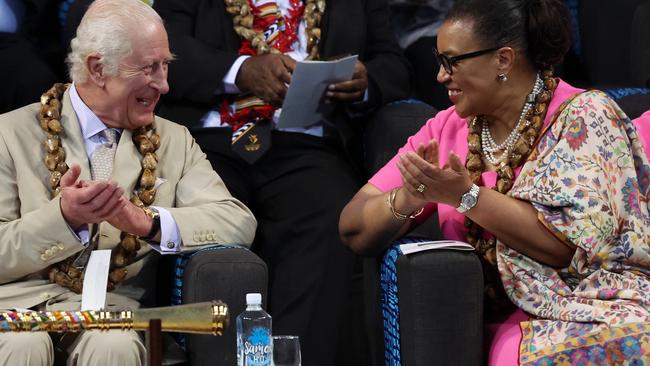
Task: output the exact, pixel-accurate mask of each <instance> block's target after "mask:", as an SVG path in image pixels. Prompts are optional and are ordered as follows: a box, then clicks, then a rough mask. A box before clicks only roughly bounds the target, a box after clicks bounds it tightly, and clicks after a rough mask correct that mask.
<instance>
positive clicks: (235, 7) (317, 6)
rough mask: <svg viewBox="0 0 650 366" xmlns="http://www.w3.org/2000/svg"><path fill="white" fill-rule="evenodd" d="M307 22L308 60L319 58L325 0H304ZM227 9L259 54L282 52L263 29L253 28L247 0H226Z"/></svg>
mask: <svg viewBox="0 0 650 366" xmlns="http://www.w3.org/2000/svg"><path fill="white" fill-rule="evenodd" d="M304 1H305V12H304V14H303V18H304V19H305V22H306V25H307V27H306V33H307V37H308V38H307V52H308V53H309V55H308V57H307V59H308V60H318V58H319V54H318V44H319V43H320V39H321V29H320V22H321V19H322V17H323V13H324V12H325V0H304ZM224 2H225V4H226V11H227V12H228V13H229V14H230V15H232V17H233V28H234V29H235V33H237V34H238V35H239V36H240V37H242V38H243V39H246V40H248V41H250V42H251V45H252V46H253V47H254V48H255V50H256V51H257V54H258V55H265V54H268V53H280V51H278V50H277V49H275V48H273V47H271V46H270V45H269V44H268V43H267V42H266V39H265V38H264V33H263V31H260V30H256V29H254V28H253V22H254V20H255V17H254V15H253V13H252V12H251V8H250V6H249V5H248V1H247V0H224Z"/></svg>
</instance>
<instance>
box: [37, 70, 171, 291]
mask: <svg viewBox="0 0 650 366" xmlns="http://www.w3.org/2000/svg"><path fill="white" fill-rule="evenodd" d="M68 86H69V84H68V85H64V84H61V83H57V84H54V86H53V87H52V88H50V89H49V90H48V91H46V92H45V93H44V94H43V95H42V96H41V109H40V111H39V113H38V120H39V122H40V125H41V128H42V129H43V130H44V131H45V133H46V137H45V149H46V155H45V165H46V166H47V169H48V170H49V171H50V179H49V183H50V188H51V189H52V197H56V196H57V195H58V194H59V193H61V185H60V183H61V177H62V176H63V174H65V172H66V171H67V170H68V165H67V164H66V162H65V150H64V149H63V146H62V145H61V138H60V134H61V132H62V131H63V126H62V125H61V122H60V118H61V108H62V104H63V103H62V102H61V98H62V97H63V93H64V92H65V91H66V89H67V88H68ZM132 140H133V143H134V144H135V145H136V146H137V148H138V151H139V152H140V154H141V155H142V162H141V164H142V173H141V175H140V179H138V183H137V184H136V188H135V194H134V195H133V197H131V202H132V203H133V204H134V205H136V206H138V207H140V208H142V207H146V206H149V205H150V204H152V203H153V201H154V198H155V197H156V189H155V188H154V184H155V182H156V175H155V174H154V172H155V170H156V167H157V166H158V156H157V155H156V150H158V147H159V146H160V135H158V134H157V133H156V129H155V127H154V126H153V123H152V124H150V125H147V126H144V127H140V128H137V129H135V130H134V131H133V138H132ZM139 249H140V241H139V240H138V237H137V236H136V235H133V234H129V233H126V232H122V233H121V235H120V243H119V245H118V246H117V247H116V248H115V249H114V250H113V252H112V255H111V270H110V272H109V274H108V284H107V289H108V291H111V290H113V289H114V288H115V285H117V284H118V283H119V282H121V281H123V280H124V278H125V277H126V275H127V270H126V268H125V267H126V266H128V265H129V264H131V263H132V262H133V259H134V258H135V256H136V254H137V252H138V250H139ZM83 275H84V272H83V268H77V267H76V266H75V265H74V258H73V257H69V258H67V259H64V260H63V261H61V262H59V263H56V264H54V265H52V266H51V267H50V269H49V273H48V277H49V279H50V282H52V283H57V284H59V285H61V286H63V287H67V288H69V289H71V290H72V291H74V292H76V293H81V291H82V289H83Z"/></svg>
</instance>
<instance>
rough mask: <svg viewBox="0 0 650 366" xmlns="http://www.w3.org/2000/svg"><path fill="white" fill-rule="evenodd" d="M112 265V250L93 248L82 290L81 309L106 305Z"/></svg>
mask: <svg viewBox="0 0 650 366" xmlns="http://www.w3.org/2000/svg"><path fill="white" fill-rule="evenodd" d="M110 265H111V251H110V250H93V251H92V253H90V259H89V260H88V264H87V265H86V273H85V274H84V286H83V290H82V292H81V310H101V309H103V308H104V307H105V306H106V285H107V283H108V269H109V267H110Z"/></svg>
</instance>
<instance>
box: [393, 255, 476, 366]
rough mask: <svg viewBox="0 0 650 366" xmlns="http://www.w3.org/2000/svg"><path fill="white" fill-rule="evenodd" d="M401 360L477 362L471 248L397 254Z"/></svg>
mask: <svg viewBox="0 0 650 366" xmlns="http://www.w3.org/2000/svg"><path fill="white" fill-rule="evenodd" d="M397 281H398V287H399V291H400V299H399V301H400V314H401V317H400V329H404V330H409V331H405V332H404V331H403V332H402V344H401V345H402V351H401V352H402V360H403V365H427V364H431V362H432V361H433V360H435V363H436V365H482V364H483V271H482V268H481V263H480V261H479V259H478V257H477V256H476V254H475V253H473V252H464V251H455V250H431V251H426V252H420V253H414V254H410V255H402V256H400V257H399V258H398V260H397Z"/></svg>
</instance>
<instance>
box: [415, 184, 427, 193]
mask: <svg viewBox="0 0 650 366" xmlns="http://www.w3.org/2000/svg"><path fill="white" fill-rule="evenodd" d="M415 190H416V191H418V192H420V193H424V191H426V190H427V186H425V185H424V183H420V185H419V186H418V187H417V188H416V189H415Z"/></svg>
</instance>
